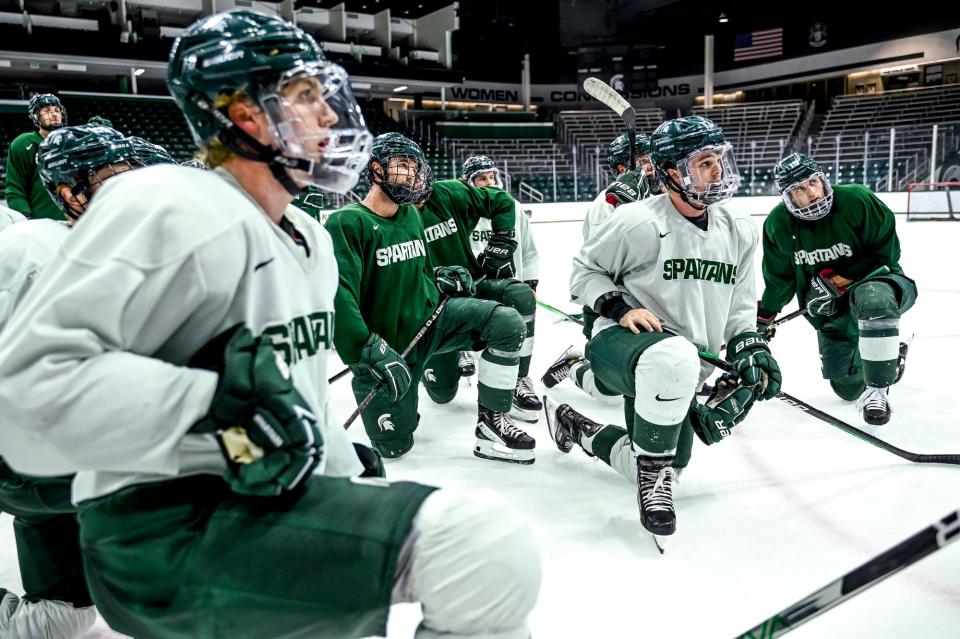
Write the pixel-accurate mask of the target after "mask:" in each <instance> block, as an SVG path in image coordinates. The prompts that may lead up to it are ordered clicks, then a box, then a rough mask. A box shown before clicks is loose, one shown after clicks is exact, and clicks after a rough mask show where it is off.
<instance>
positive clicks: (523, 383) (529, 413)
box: [510, 377, 543, 424]
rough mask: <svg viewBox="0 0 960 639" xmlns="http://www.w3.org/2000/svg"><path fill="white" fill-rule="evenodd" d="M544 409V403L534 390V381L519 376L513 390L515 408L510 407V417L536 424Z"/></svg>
mask: <svg viewBox="0 0 960 639" xmlns="http://www.w3.org/2000/svg"><path fill="white" fill-rule="evenodd" d="M542 409H543V404H541V403H540V398H539V397H537V394H536V392H534V390H533V382H531V381H530V378H529V377H518V378H517V386H516V388H514V390H513V408H511V409H510V417H512V418H513V419H517V420H520V421H521V422H527V423H528V424H536V423H537V420H538V419H540V411H541V410H542Z"/></svg>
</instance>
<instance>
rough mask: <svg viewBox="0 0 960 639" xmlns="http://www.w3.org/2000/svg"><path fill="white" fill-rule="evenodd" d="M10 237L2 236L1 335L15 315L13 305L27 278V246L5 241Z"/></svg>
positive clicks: (0, 267)
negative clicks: (25, 269) (25, 271)
mask: <svg viewBox="0 0 960 639" xmlns="http://www.w3.org/2000/svg"><path fill="white" fill-rule="evenodd" d="M9 237H10V235H9V234H8V235H6V236H0V333H2V332H3V327H4V326H6V324H7V322H8V321H10V316H11V315H13V305H14V303H15V302H16V301H17V298H19V297H20V290H21V288H22V287H23V282H24V279H25V277H26V273H24V272H23V270H24V267H25V265H26V252H27V251H26V246H25V245H24V244H23V242H9V241H3V240H5V239H8V238H9Z"/></svg>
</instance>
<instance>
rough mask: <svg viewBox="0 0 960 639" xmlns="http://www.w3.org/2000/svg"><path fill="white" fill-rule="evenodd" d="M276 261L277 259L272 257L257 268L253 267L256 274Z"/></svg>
mask: <svg viewBox="0 0 960 639" xmlns="http://www.w3.org/2000/svg"><path fill="white" fill-rule="evenodd" d="M274 259H276V258H273V257H271V258H270V259H269V260H264V261H263V262H260V263H259V264H257V265H256V266H254V267H253V270H254V272H256V271H259V270H260V269H262V268H263V267H264V266H266V265H267V264H269V263H270V262H272V261H273V260H274Z"/></svg>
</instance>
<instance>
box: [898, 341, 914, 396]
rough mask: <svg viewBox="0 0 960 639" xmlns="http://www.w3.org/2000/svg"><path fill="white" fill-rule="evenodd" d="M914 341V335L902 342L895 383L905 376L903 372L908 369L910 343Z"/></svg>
mask: <svg viewBox="0 0 960 639" xmlns="http://www.w3.org/2000/svg"><path fill="white" fill-rule="evenodd" d="M912 343H913V335H911V336H910V337H908V338H907V341H905V342H900V352H899V353H898V354H897V376H896V378H894V380H893V383H894V384H896V383H897V382H899V381H900V378H901V377H903V372H904V371H905V370H907V352H908V351H909V350H910V344H912Z"/></svg>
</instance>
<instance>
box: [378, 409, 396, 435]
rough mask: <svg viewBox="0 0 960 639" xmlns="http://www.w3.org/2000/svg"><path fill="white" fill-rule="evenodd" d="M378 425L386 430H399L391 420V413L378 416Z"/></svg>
mask: <svg viewBox="0 0 960 639" xmlns="http://www.w3.org/2000/svg"><path fill="white" fill-rule="evenodd" d="M377 426H379V427H380V430H382V431H384V432H386V431H388V430H397V427H396V426H395V425H394V423H393V422H392V421H390V413H387V414H385V415H381V416H380V417H378V418H377Z"/></svg>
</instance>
